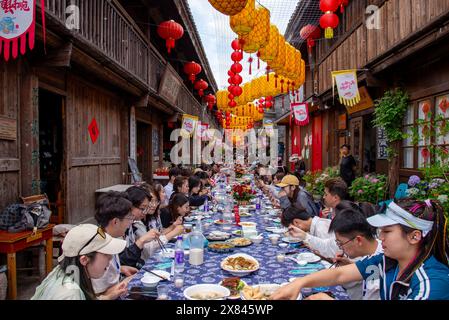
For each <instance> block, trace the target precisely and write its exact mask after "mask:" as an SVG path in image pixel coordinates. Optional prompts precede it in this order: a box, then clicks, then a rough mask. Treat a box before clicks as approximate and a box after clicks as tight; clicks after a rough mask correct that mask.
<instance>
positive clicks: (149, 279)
mask: <svg viewBox="0 0 449 320" xmlns="http://www.w3.org/2000/svg"><path fill="white" fill-rule="evenodd" d="M151 271H152V272H153V273H150V272H145V274H144V275H143V277H142V278H141V279H140V281H141V282H142V284H143V285H144V286H145V287H148V288H154V287H156V286H157V284H158V283H159V282H160V281H162V280H163V279H162V278H161V277H163V278H165V279H167V280H168V279H170V273H168V272H167V271H164V270H151ZM156 274H158V275H160V276H161V277H158V276H157V275H156Z"/></svg>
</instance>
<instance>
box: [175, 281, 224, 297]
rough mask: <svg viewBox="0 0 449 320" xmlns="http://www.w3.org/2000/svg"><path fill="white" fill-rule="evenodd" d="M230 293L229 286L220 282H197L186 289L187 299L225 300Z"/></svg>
mask: <svg viewBox="0 0 449 320" xmlns="http://www.w3.org/2000/svg"><path fill="white" fill-rule="evenodd" d="M230 295H231V292H230V291H229V289H228V288H225V287H223V286H220V285H218V284H208V283H204V284H196V285H194V286H190V287H188V288H186V289H185V290H184V297H185V298H186V299H187V300H225V299H226V298H227V297H229V296H230Z"/></svg>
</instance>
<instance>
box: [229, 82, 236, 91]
mask: <svg viewBox="0 0 449 320" xmlns="http://www.w3.org/2000/svg"><path fill="white" fill-rule="evenodd" d="M234 87H235V86H234V85H233V84H231V85H230V86H229V87H228V92H229V93H232V88H234Z"/></svg>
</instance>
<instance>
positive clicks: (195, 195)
mask: <svg viewBox="0 0 449 320" xmlns="http://www.w3.org/2000/svg"><path fill="white" fill-rule="evenodd" d="M201 187H202V184H201V180H200V178H198V177H197V176H191V177H190V178H189V203H190V206H192V207H199V206H202V205H203V204H204V202H205V201H206V199H207V200H211V198H210V197H209V196H208V195H206V194H203V195H200V190H201Z"/></svg>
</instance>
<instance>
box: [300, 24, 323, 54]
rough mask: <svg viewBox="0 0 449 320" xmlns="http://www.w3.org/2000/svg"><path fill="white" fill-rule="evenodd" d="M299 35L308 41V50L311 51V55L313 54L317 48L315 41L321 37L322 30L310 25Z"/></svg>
mask: <svg viewBox="0 0 449 320" xmlns="http://www.w3.org/2000/svg"><path fill="white" fill-rule="evenodd" d="M299 34H300V36H301V38H302V39H304V40H307V48H308V49H309V53H311V52H312V48H313V47H314V46H315V40H316V39H318V38H319V37H321V30H320V28H318V27H317V26H314V25H311V24H308V25H306V26H304V27H303V28H302V29H301V31H300V32H299Z"/></svg>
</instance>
